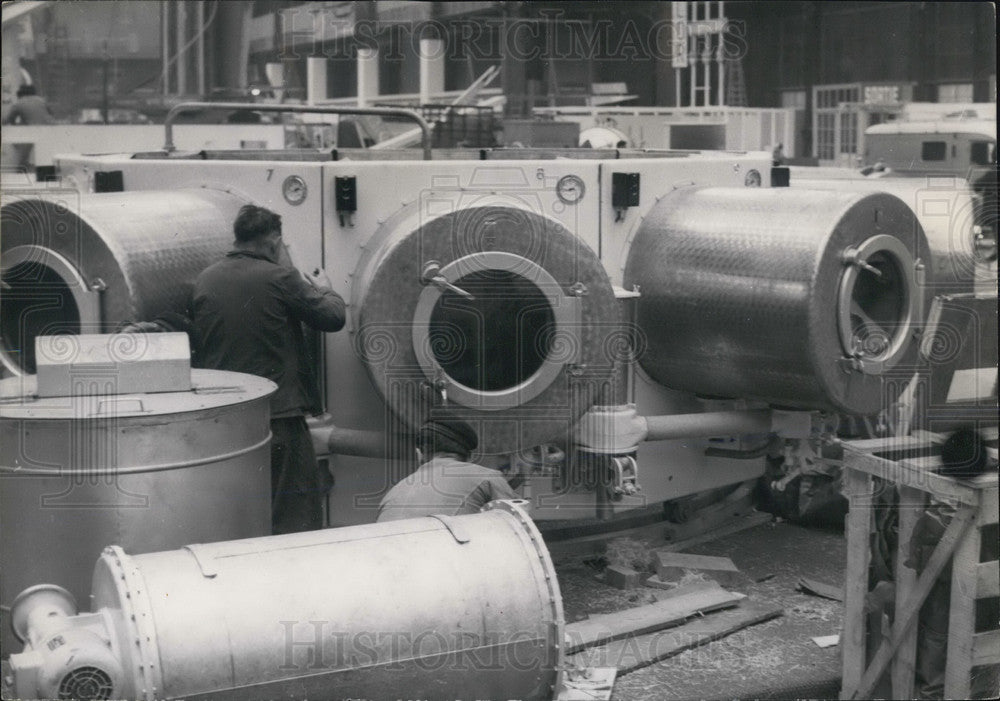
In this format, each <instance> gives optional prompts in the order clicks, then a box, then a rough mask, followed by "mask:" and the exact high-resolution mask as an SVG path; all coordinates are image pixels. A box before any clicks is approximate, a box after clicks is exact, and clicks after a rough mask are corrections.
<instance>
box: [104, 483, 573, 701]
mask: <svg viewBox="0 0 1000 701" xmlns="http://www.w3.org/2000/svg"><path fill="white" fill-rule="evenodd" d="M491 506H492V508H491V510H489V511H487V512H484V513H480V514H473V515H468V516H455V517H448V516H430V517H426V518H418V519H410V520H405V521H392V522H387V523H376V524H371V525H366V526H353V527H347V528H338V529H329V530H322V531H313V532H308V533H295V534H291V535H284V536H274V537H270V538H255V539H250V540H242V541H233V542H229V543H215V544H210V545H191V546H188V547H186V548H183V549H181V550H173V551H169V552H159V553H150V554H147V555H136V556H130V555H126V554H125V553H124V552H123V551H122V549H121V548H117V547H115V548H109V549H108V550H106V551H105V553H104V554H103V555H102V556H101V559H100V560H99V562H98V564H97V568H96V569H95V571H94V585H93V599H92V604H93V610H94V611H95V612H97V611H99V610H100V609H107V610H108V611H110V612H112V615H113V616H114V615H116V614H117V612H119V611H120V612H121V614H120V620H119V621H118V623H117V625H116V626H115V628H116V630H115V634H116V637H117V638H118V640H117V643H118V644H117V647H116V649H119V650H121V655H122V657H121V660H120V661H121V669H122V670H124V675H123V679H122V680H121V686H120V687H117V688H115V689H114V694H115V695H114V696H113V698H117V697H126V698H132V699H154V698H155V699H162V698H171V699H172V698H186V699H232V700H233V701H237V700H238V701H251V700H254V699H276V698H299V699H305V698H347V697H351V698H371V699H386V698H414V699H456V698H463V699H464V698H469V699H473V698H480V699H482V698H488V699H501V698H502V699H548V698H552V696H553V690H554V688H555V686H556V682H557V675H558V670H559V666H560V662H561V661H562V649H563V613H562V600H561V597H560V594H559V587H558V583H557V581H556V575H555V571H554V569H553V567H552V562H551V560H550V559H549V555H548V552H547V550H546V549H545V545H544V543H543V542H542V539H541V536H540V535H539V533H538V531H537V529H536V528H535V526H534V525H533V524H532V523H531V519H530V518H529V517H528V516H527V515H526V514H525V513H524V512H523V511H521V510H520V508H519V507H517V506H514V505H512V504H506V503H502V502H494V503H493V504H492V505H491ZM114 676H115V670H108V674H107V677H108V679H109V681H111V682H113V681H114Z"/></svg>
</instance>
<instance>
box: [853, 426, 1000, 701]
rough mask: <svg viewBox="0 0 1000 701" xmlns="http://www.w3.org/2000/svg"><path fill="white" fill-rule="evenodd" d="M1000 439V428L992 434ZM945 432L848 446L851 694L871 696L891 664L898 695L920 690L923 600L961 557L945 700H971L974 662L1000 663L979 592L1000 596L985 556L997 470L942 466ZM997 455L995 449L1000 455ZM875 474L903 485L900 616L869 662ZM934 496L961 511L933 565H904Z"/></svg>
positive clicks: (994, 517)
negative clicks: (962, 473) (959, 475)
mask: <svg viewBox="0 0 1000 701" xmlns="http://www.w3.org/2000/svg"><path fill="white" fill-rule="evenodd" d="M987 439H988V440H989V439H993V440H995V439H996V431H995V430H993V431H992V434H991V435H989V436H987ZM941 442H942V438H941V437H940V436H938V435H936V434H926V433H924V434H919V435H916V436H912V437H901V438H884V439H872V440H864V441H854V442H850V443H845V444H844V468H845V470H844V493H845V495H846V496H847V497H848V499H849V500H850V504H851V509H850V513H849V514H848V517H847V583H846V587H845V602H844V606H845V612H844V633H843V635H842V637H841V640H842V645H843V676H842V688H841V698H844V699H854V698H862V699H863V698H871V696H872V693H873V691H874V689H875V686H876V684H877V683H878V682H879V679H880V678H881V677H882V676H883V674H884V673H885V671H886V670H887V669H889V668H890V666H891V681H892V696H891V697H892V698H897V699H899V698H902V699H908V698H913V694H914V678H915V677H914V667H915V662H916V650H917V626H916V625H915V623H916V620H917V617H918V614H919V611H920V607H921V605H922V604H923V603H924V601H925V600H926V599H927V596H928V594H929V593H930V591H931V588H932V587H933V585H934V582H935V580H936V579H937V578H938V575H939V574H940V573H941V572H942V571H943V570H944V568H945V567H946V566H947V564H948V562H949V561H950V562H952V576H951V609H950V621H949V626H948V659H947V662H946V668H945V688H944V695H945V698H950V699H965V698H969V694H970V684H971V671H972V668H973V667H974V666H977V665H983V664H1000V630H998V629H993V630H989V631H985V632H981V633H976V631H975V609H976V600H977V599H982V598H987V597H996V596H998V595H1000V582H998V563H997V561H995V560H994V561H991V562H983V563H981V562H980V561H979V557H980V546H981V542H982V534H981V530H982V528H983V527H984V526H988V525H992V524H996V523H997V522H998V501H997V500H998V496H997V495H998V492H997V473H996V471H995V470H993V471H992V472H989V473H987V474H983V475H980V476H978V477H976V478H974V479H969V480H958V479H954V478H950V477H943V476H941V475H938V474H935V473H934V472H933V470H934V469H935V468H937V467H939V466H940V464H941V460H940V456H939V455H938V454H937V452H938V451H937V446H938V445H939V444H940V443H941ZM993 455H994V457H995V452H994V453H993ZM873 478H879V479H881V480H884V481H885V482H889V483H892V484H893V485H895V487H896V489H897V491H898V494H899V503H900V504H901V505H903V508H899V509H898V517H899V545H898V549H897V553H896V571H895V583H894V586H895V602H896V603H895V617H894V623H893V626H892V628H891V631H889V634H888V635H887V636H886V637H884V638H883V641H882V643H881V645H880V646H879V647H878V649H877V650H876V651H875V653H874V655H872V656H871V658H870V661H868V662H867V664H866V659H867V651H866V643H865V641H866V626H865V623H866V613H865V599H866V596H867V594H868V568H869V565H870V562H871V551H870V536H871V533H872V528H873V522H874V509H873V508H872V505H873V493H872V490H873ZM928 499H934V500H935V501H938V502H942V501H947V502H950V503H953V504H957V505H958V506H957V511H956V513H955V515H954V517H953V518H952V520H951V522H950V523H949V525H948V526H947V529H946V530H945V532H944V534H943V536H942V537H941V540H940V541H939V543H938V545H937V547H936V548H935V549H934V552H933V554H932V555H931V557H930V559H929V561H928V562H927V564H926V566H925V567H924V570H923V572H921V573H920V575H919V576H918V575H917V573H916V571H915V570H912V569H909V568H907V567H905V566H904V565H903V562H904V561H905V560H906V559H907V556H908V546H909V543H910V540H911V537H912V535H913V531H914V527H915V526H916V524H917V521H918V520H919V518H920V516H921V515H922V513H923V511H924V509H923V505H924V504H926V503H927V500H928Z"/></svg>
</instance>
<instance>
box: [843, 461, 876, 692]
mask: <svg viewBox="0 0 1000 701" xmlns="http://www.w3.org/2000/svg"><path fill="white" fill-rule="evenodd" d="M844 455H845V458H846V457H847V450H846V449H845V451H844ZM844 465H845V468H846V469H845V470H844V478H843V479H844V496H846V497H847V498H848V500H849V501H850V510H849V511H848V512H847V524H846V528H845V531H846V533H845V535H846V536H847V576H846V579H845V583H846V584H845V587H844V632H843V635H842V636H841V639H840V646H841V649H842V651H843V654H842V658H841V698H850V697H851V694H853V692H854V690H855V689H856V688H857V687H858V684H859V683H860V681H861V675H862V673H863V672H864V670H865V620H866V619H865V595H866V594H867V593H868V565H869V562H870V560H871V549H870V546H869V536H870V534H871V530H872V509H871V500H872V478H871V476H870V475H868V474H867V473H865V472H861V471H859V470H854V469H851V465H850V464H849V463H848V462H847V461H846V460H845V463H844Z"/></svg>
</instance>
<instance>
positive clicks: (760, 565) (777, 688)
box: [556, 522, 846, 701]
mask: <svg viewBox="0 0 1000 701" xmlns="http://www.w3.org/2000/svg"><path fill="white" fill-rule="evenodd" d="M685 552H691V553H697V554H701V555H715V556H723V557H728V558H730V559H731V560H732V561H733V563H734V564H735V565H736V566H737V567H738V568H739V569H740V570H741V571H742V572H743V573H744V574H745V575H747V584H746V586H744V587H736V586H727V587H726V588H727V589H728V590H730V591H738V592H740V593H743V594H746V595H747V601H748V602H754V603H761V604H770V605H774V606H776V607H780V608H782V609H783V611H784V615H782V616H781V617H779V618H776V619H774V620H771V621H768V622H765V623H761V624H758V625H755V626H750V627H748V628H745V629H743V630H740V631H737V632H735V633H733V634H731V635H729V636H728V637H725V638H722V639H721V640H718V641H716V642H713V643H709V644H707V645H704V646H702V647H696V648H694V649H692V650H689V651H687V652H683V653H681V654H679V655H677V656H675V657H671V658H669V659H666V660H663V661H662V662H658V663H655V664H653V665H651V666H649V667H645V668H642V669H638V670H635V671H633V672H630V673H628V674H626V675H624V676H619V677H618V679H617V681H616V682H615V686H614V691H613V694H612V696H611V698H612V699H615V700H619V701H663V700H664V699H737V698H738V699H752V698H771V699H780V698H834V699H835V698H837V696H838V692H839V689H840V647H839V646H833V647H827V648H820V647H819V646H818V645H817V644H816V643H814V642H813V640H812V638H813V637H818V636H827V635H835V634H837V633H839V632H840V629H841V623H842V620H843V604H842V603H840V602H838V601H832V600H830V599H823V598H819V597H817V596H813V595H809V594H805V593H803V592H801V591H799V590H798V589H797V587H796V584H797V582H798V580H799V579H800V578H801V577H807V578H809V579H813V580H818V581H821V582H826V583H829V584H832V585H835V586H837V587H840V586H841V585H842V584H843V578H844V567H845V557H846V541H845V538H844V536H843V534H842V533H839V532H832V531H824V530H818V529H811V528H804V527H802V526H797V525H794V524H790V523H787V522H774V523H765V524H763V525H760V526H757V527H754V528H751V529H748V530H746V531H743V532H740V533H736V534H734V535H729V536H725V537H724V538H722V539H720V540H717V541H714V542H711V543H704V544H702V545H698V546H693V547H691V548H689V549H685ZM585 560H586V556H582V557H570V556H561V557H558V558H557V559H556V570H557V572H558V574H559V582H560V586H561V588H562V595H563V605H564V608H565V611H566V619H567V621H568V622H572V621H576V620H580V619H582V618H584V617H585V616H587V615H591V614H595V613H610V612H614V611H620V610H623V609H626V608H630V607H634V606H640V605H643V604H648V603H650V602H651V594H652V592H653V591H654V590H651V589H648V588H640V589H633V590H631V591H622V590H619V589H615V588H612V587H610V586H608V585H606V584H604V583H603V582H601V581H600V575H599V573H598V570H597V569H595V567H594V566H593V564H588V562H587V561H585ZM712 615H713V614H711V613H710V614H707V616H712ZM610 664H613V661H609V665H610Z"/></svg>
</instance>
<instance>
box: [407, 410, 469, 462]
mask: <svg viewBox="0 0 1000 701" xmlns="http://www.w3.org/2000/svg"><path fill="white" fill-rule="evenodd" d="M416 445H417V447H418V448H420V452H421V453H423V454H424V456H425V457H427V458H429V457H431V456H432V455H434V454H435V453H455V454H456V455H458V456H460V457H461V458H462V459H463V460H468V459H469V457H470V456H471V455H472V451H473V450H475V449H476V446H478V445H479V440H478V438H477V437H476V431H475V429H473V428H472V426H470V425H469V424H468V423H467V422H465V421H463V420H462V419H459V418H455V417H452V416H442V417H440V418H437V417H436V418H434V419H431V420H430V421H428V422H427V423H425V424H424V425H423V426H421V427H420V431H419V432H418V433H417V442H416Z"/></svg>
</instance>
